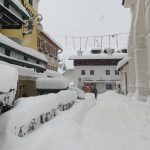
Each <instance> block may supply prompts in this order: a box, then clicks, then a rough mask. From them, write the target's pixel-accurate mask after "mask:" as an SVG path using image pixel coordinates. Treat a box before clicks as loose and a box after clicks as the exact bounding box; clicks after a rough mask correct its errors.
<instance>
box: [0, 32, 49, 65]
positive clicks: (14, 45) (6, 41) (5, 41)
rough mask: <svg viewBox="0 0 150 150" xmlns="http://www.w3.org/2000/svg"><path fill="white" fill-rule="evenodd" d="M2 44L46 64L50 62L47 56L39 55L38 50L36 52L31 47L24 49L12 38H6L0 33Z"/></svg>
mask: <svg viewBox="0 0 150 150" xmlns="http://www.w3.org/2000/svg"><path fill="white" fill-rule="evenodd" d="M0 43H2V44H4V45H6V46H9V47H12V48H14V49H16V50H18V51H20V52H23V53H25V54H28V55H30V56H32V57H35V58H37V59H40V60H42V61H44V62H48V60H47V59H46V57H45V55H43V54H41V53H39V52H38V51H37V50H34V49H32V48H29V47H24V46H21V45H19V44H18V43H16V42H15V41H13V40H11V39H10V38H8V37H6V36H4V35H3V34H1V33H0Z"/></svg>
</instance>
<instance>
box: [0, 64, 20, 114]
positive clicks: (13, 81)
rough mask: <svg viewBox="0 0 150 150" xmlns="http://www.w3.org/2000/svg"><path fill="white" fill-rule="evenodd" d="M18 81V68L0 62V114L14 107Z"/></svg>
mask: <svg viewBox="0 0 150 150" xmlns="http://www.w3.org/2000/svg"><path fill="white" fill-rule="evenodd" d="M17 81H18V72H17V70H16V69H15V68H13V67H10V66H7V65H2V64H0V114H1V113H4V112H6V111H8V110H10V109H11V108H12V107H13V104H14V99H15V95H16V90H17Z"/></svg>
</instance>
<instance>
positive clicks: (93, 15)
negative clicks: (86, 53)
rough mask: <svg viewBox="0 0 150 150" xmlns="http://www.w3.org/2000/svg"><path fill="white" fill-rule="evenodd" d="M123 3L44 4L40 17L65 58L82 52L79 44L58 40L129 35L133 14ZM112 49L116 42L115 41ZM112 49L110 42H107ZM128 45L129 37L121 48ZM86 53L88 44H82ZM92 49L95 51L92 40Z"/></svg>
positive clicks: (60, 0)
mask: <svg viewBox="0 0 150 150" xmlns="http://www.w3.org/2000/svg"><path fill="white" fill-rule="evenodd" d="M121 3H122V0H41V1H40V4H39V13H40V14H42V15H43V21H42V24H43V27H44V30H45V31H46V32H47V33H48V34H49V35H50V36H53V37H54V38H55V39H56V40H58V42H60V44H61V45H62V46H63V47H64V52H63V57H65V58H67V57H68V56H69V55H71V54H73V53H75V52H76V51H77V50H79V48H80V44H79V40H78V39H76V40H75V46H76V49H75V50H74V47H73V41H72V39H68V41H67V42H68V43H67V46H66V41H65V38H58V37H57V36H64V37H65V36H93V35H105V34H114V33H120V32H121V33H122V32H129V30H130V11H129V9H126V8H124V7H123V6H122V5H121ZM111 43H112V46H115V45H114V44H115V42H114V41H113V39H112V41H111ZM104 44H105V47H108V38H107V39H105V42H104ZM126 45H127V36H124V37H123V36H120V38H119V46H120V47H122V46H123V47H125V46H126ZM82 47H83V50H84V47H85V41H84V40H82ZM88 47H94V45H93V42H92V39H90V40H89V41H88Z"/></svg>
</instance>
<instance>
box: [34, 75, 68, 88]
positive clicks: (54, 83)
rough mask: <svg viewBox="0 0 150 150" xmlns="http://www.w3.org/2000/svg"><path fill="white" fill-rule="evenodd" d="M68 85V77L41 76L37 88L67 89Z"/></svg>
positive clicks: (37, 81)
mask: <svg viewBox="0 0 150 150" xmlns="http://www.w3.org/2000/svg"><path fill="white" fill-rule="evenodd" d="M68 86H69V81H68V79H67V78H48V77H41V78H38V79H37V80H36V89H47V90H51V89H55V90H58V89H60V90H63V89H67V87H68Z"/></svg>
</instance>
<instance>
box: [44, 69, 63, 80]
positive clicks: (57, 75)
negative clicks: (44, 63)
mask: <svg viewBox="0 0 150 150" xmlns="http://www.w3.org/2000/svg"><path fill="white" fill-rule="evenodd" d="M46 74H47V76H48V77H52V78H55V77H62V74H61V73H59V72H56V71H53V70H49V69H47V70H46Z"/></svg>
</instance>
